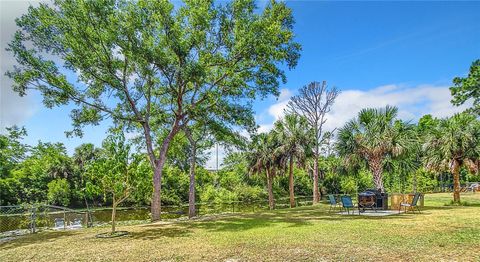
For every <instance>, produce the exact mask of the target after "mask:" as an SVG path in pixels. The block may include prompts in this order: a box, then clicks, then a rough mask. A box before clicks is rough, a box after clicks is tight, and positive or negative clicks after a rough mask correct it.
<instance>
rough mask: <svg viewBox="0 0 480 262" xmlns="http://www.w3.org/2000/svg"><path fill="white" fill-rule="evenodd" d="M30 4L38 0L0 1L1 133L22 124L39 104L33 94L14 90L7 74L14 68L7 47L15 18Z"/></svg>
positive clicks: (12, 32)
mask: <svg viewBox="0 0 480 262" xmlns="http://www.w3.org/2000/svg"><path fill="white" fill-rule="evenodd" d="M30 4H33V5H36V4H38V2H37V1H28V2H27V1H0V57H1V58H2V63H1V64H0V133H2V132H4V128H5V127H8V126H12V125H22V124H23V123H24V122H25V121H26V120H27V119H28V118H30V117H31V116H32V115H33V114H34V113H35V112H36V111H37V109H38V108H37V107H38V106H37V105H36V104H35V103H34V102H33V99H32V98H31V94H28V95H27V96H25V97H20V96H19V95H18V94H17V93H15V92H14V91H13V90H12V83H13V82H12V80H11V79H10V78H8V77H7V76H5V72H6V71H7V70H10V69H12V68H13V65H14V64H15V59H14V58H13V55H12V53H10V52H7V51H6V50H5V48H6V47H7V45H8V43H9V42H10V41H11V39H12V36H13V34H14V33H15V31H16V29H17V27H16V24H15V18H17V17H19V16H21V15H22V14H24V13H26V11H27V8H28V6H29V5H30Z"/></svg>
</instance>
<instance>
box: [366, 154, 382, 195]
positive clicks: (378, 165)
mask: <svg viewBox="0 0 480 262" xmlns="http://www.w3.org/2000/svg"><path fill="white" fill-rule="evenodd" d="M368 165H369V166H370V171H371V172H372V175H373V184H374V185H375V188H376V189H377V190H380V192H382V193H384V192H385V187H384V186H383V165H382V159H381V158H378V157H377V158H376V157H372V158H370V159H369V161H368Z"/></svg>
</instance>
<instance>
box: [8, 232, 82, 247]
mask: <svg viewBox="0 0 480 262" xmlns="http://www.w3.org/2000/svg"><path fill="white" fill-rule="evenodd" d="M77 232H78V231H73V230H67V231H43V232H38V233H35V234H27V235H23V236H18V237H15V238H14V239H12V240H9V241H5V242H3V243H0V249H7V248H15V247H21V246H27V245H32V244H38V243H45V242H54V241H56V240H58V239H60V238H65V237H70V236H74V235H77Z"/></svg>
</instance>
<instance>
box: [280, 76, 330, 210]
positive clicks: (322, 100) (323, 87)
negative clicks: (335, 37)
mask: <svg viewBox="0 0 480 262" xmlns="http://www.w3.org/2000/svg"><path fill="white" fill-rule="evenodd" d="M338 94H339V91H338V90H337V89H336V88H335V87H332V88H329V87H328V86H327V82H326V81H323V82H322V83H319V82H311V83H310V84H308V85H307V86H304V87H302V88H301V89H300V90H299V94H298V95H296V96H294V97H292V99H291V100H290V102H289V103H288V111H290V112H293V113H295V114H298V115H301V116H304V117H305V118H306V119H307V121H308V124H309V126H310V128H312V130H313V133H314V136H315V137H314V138H315V139H314V141H315V145H314V148H313V155H314V167H313V203H314V204H315V203H318V202H319V201H320V191H319V189H318V174H319V172H318V162H319V159H320V154H321V147H322V145H323V144H324V140H325V138H326V137H325V136H324V133H323V131H324V130H323V125H324V124H325V122H326V121H327V117H326V115H327V113H328V112H330V109H331V107H332V105H333V103H334V102H335V99H336V98H337V96H338Z"/></svg>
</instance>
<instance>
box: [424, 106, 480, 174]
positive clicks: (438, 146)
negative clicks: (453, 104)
mask: <svg viewBox="0 0 480 262" xmlns="http://www.w3.org/2000/svg"><path fill="white" fill-rule="evenodd" d="M479 144H480V122H479V121H478V120H477V119H476V118H475V116H473V115H470V114H467V113H460V114H455V115H454V116H452V117H450V118H446V119H442V120H440V122H439V124H438V125H437V126H435V127H434V128H433V129H431V131H430V132H429V133H428V135H427V137H426V140H425V144H424V152H425V157H424V161H425V164H426V167H427V168H428V169H430V170H434V171H451V170H450V169H451V162H452V161H453V160H455V161H458V162H459V164H460V165H464V166H465V167H467V168H469V169H476V167H475V166H476V161H477V160H478V159H479V158H480V157H479V155H480V151H479Z"/></svg>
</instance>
